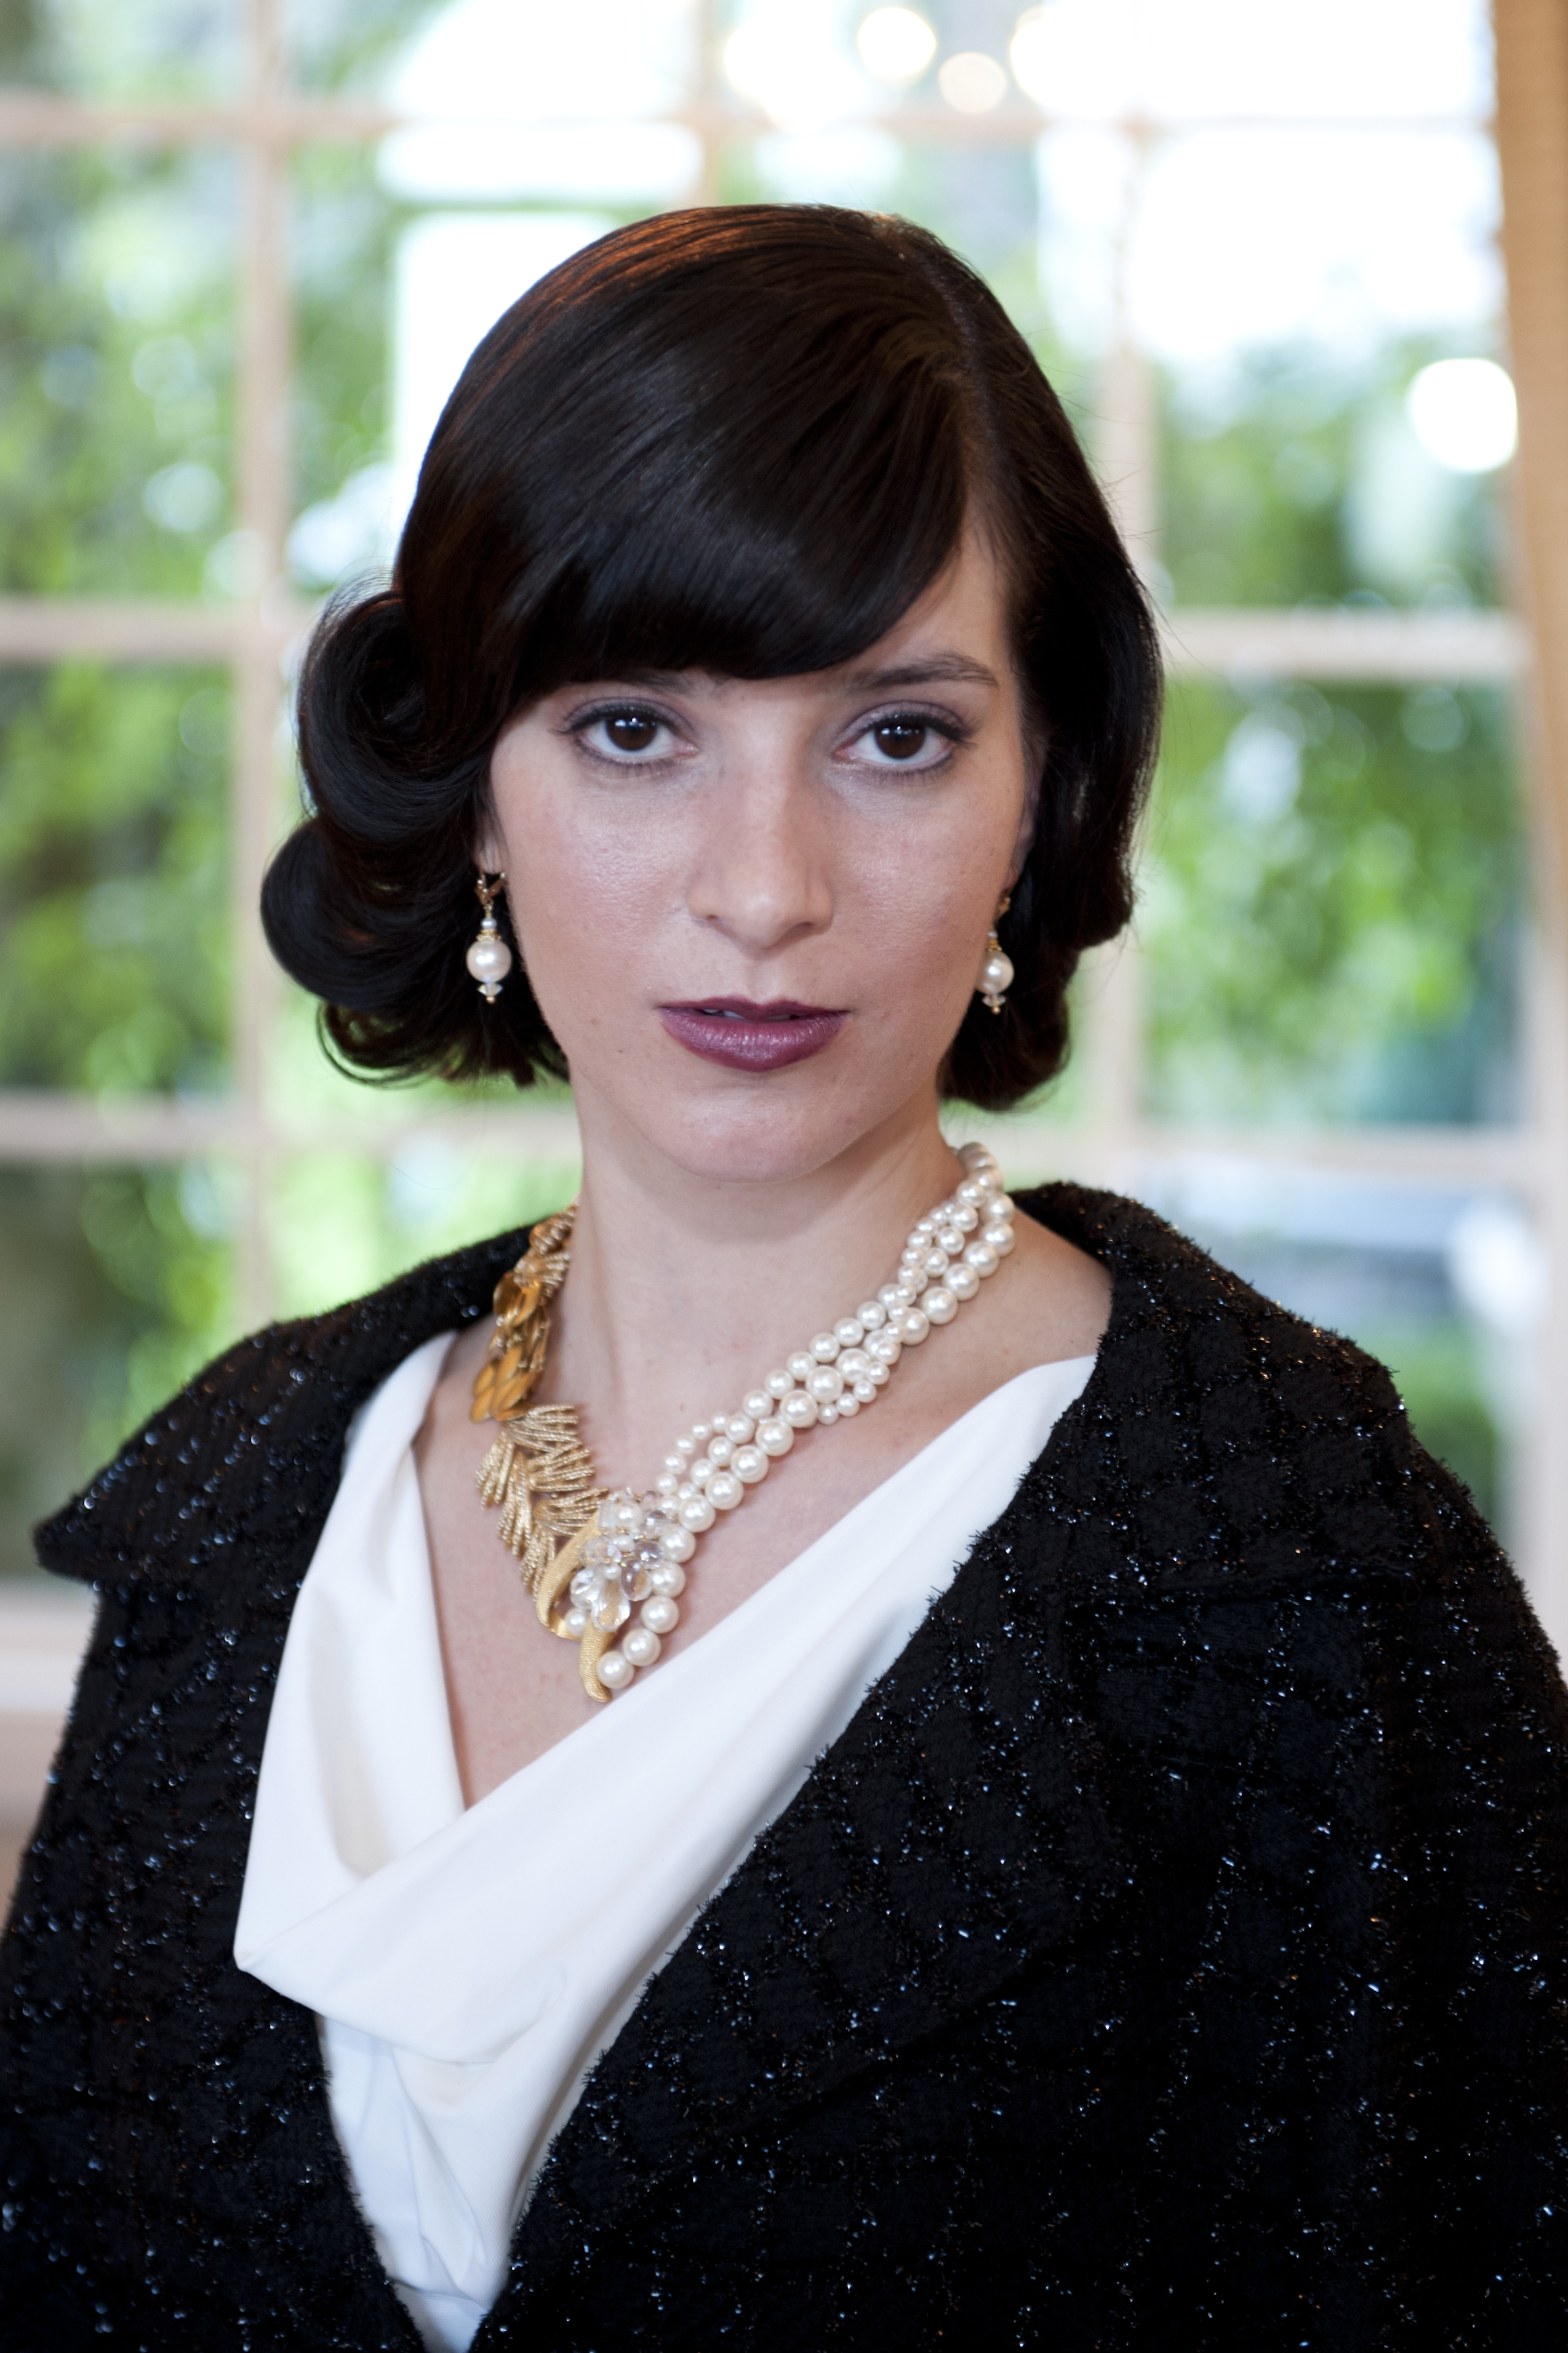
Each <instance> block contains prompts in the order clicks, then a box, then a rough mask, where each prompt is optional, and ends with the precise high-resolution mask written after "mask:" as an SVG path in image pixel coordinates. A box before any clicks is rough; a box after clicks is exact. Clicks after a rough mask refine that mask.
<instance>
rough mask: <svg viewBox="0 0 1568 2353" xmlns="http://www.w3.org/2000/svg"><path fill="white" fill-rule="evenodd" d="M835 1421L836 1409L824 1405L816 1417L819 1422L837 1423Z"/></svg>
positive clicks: (836, 1417)
mask: <svg viewBox="0 0 1568 2353" xmlns="http://www.w3.org/2000/svg"><path fill="white" fill-rule="evenodd" d="M817 1419H818V1420H819V1421H837V1419H838V1408H837V1406H836V1405H825V1406H824V1407H823V1409H822V1411H821V1413H820V1414H819V1415H818V1416H817Z"/></svg>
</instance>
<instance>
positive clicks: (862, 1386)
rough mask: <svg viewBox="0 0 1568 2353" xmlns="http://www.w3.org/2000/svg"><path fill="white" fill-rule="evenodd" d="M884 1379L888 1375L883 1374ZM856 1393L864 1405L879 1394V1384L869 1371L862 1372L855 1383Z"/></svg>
mask: <svg viewBox="0 0 1568 2353" xmlns="http://www.w3.org/2000/svg"><path fill="white" fill-rule="evenodd" d="M883 1377H884V1379H885V1378H886V1375H884V1376H883ZM855 1394H856V1396H857V1397H858V1398H859V1400H860V1403H861V1404H862V1405H869V1404H870V1403H871V1402H872V1400H873V1399H874V1398H875V1397H876V1394H877V1384H876V1382H875V1381H874V1380H873V1379H872V1378H871V1377H870V1375H869V1374H868V1373H862V1374H861V1376H860V1378H859V1379H858V1381H857V1382H856V1384H855Z"/></svg>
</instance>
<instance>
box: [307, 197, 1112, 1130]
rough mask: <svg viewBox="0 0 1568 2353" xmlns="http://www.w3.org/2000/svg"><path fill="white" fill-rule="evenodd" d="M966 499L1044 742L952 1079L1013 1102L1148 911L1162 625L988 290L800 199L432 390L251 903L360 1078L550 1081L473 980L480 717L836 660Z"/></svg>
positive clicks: (731, 216) (332, 623) (918, 250)
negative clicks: (1098, 966)
mask: <svg viewBox="0 0 1568 2353" xmlns="http://www.w3.org/2000/svg"><path fill="white" fill-rule="evenodd" d="M976 506H977V507H979V508H980V509H981V510H982V511H983V512H984V517H985V520H986V522H987V524H988V527H989V530H990V533H991V535H992V537H993V538H994V541H995V542H996V543H997V545H998V548H999V552H1000V554H1001V555H1002V557H1003V560H1004V563H1005V569H1006V573H1007V575H1008V581H1009V586H1010V588H1011V590H1012V592H1013V596H1014V607H1015V610H1014V621H1015V641H1016V656H1017V659H1018V663H1019V668H1020V673H1021V679H1022V682H1023V685H1024V688H1025V692H1026V701H1027V703H1028V706H1029V709H1030V712H1031V715H1032V717H1033V719H1034V720H1035V721H1036V722H1037V724H1038V726H1039V730H1040V733H1041V738H1042V742H1043V744H1044V747H1045V748H1044V751H1043V753H1042V773H1041V778H1040V789H1039V799H1038V813H1037V829H1036V849H1035V850H1032V851H1031V854H1030V859H1029V861H1028V863H1027V865H1026V871H1025V874H1024V876H1023V877H1022V878H1021V881H1020V885H1019V888H1018V890H1017V891H1016V893H1015V902H1014V909H1013V912H1012V913H1011V914H1010V916H1009V918H1008V920H1007V927H1006V929H1005V933H1004V937H1005V942H1006V944H1007V947H1008V952H1009V954H1010V955H1012V957H1013V960H1014V963H1015V965H1016V967H1017V969H1018V975H1019V978H1018V982H1017V985H1016V987H1015V989H1014V991H1013V993H1012V997H1011V999H1010V1002H1009V1007H1008V1010H1007V1013H1006V1014H1005V1015H1004V1016H1003V1018H1002V1019H1001V1020H1000V1021H989V1022H988V1029H989V1032H990V1034H987V1031H986V1030H985V1029H982V1028H981V1026H980V1024H979V1023H978V1022H975V1021H973V1020H966V1022H965V1023H964V1025H963V1029H961V1030H960V1032H959V1036H958V1038H957V1039H955V1040H954V1041H953V1044H952V1051H951V1053H950V1056H949V1063H948V1069H947V1072H946V1082H947V1084H948V1087H949V1090H950V1092H957V1093H962V1094H964V1095H966V1096H967V1097H969V1098H970V1099H971V1100H973V1101H975V1102H977V1103H990V1104H1001V1103H1007V1102H1012V1101H1015V1100H1016V1098H1017V1097H1018V1095H1019V1094H1020V1093H1022V1092H1025V1091H1026V1089H1027V1088H1029V1087H1030V1086H1033V1085H1035V1084H1037V1083H1038V1082H1040V1081H1041V1080H1042V1079H1044V1078H1047V1077H1048V1076H1050V1075H1051V1074H1052V1073H1053V1072H1054V1071H1055V1070H1056V1069H1057V1068H1058V1066H1059V1064H1060V1062H1061V1060H1062V1059H1063V1057H1064V1055H1065V1050H1066V1042H1067V1029H1066V1011H1065V990H1066V987H1067V982H1068V978H1069V977H1070V976H1071V972H1072V970H1073V968H1074V965H1076V963H1077V959H1078V956H1079V953H1080V952H1081V950H1082V948H1083V947H1084V946H1086V945H1088V944H1090V943H1091V942H1092V941H1093V940H1095V939H1102V938H1106V937H1109V936H1110V934H1112V933H1113V932H1114V931H1115V930H1116V929H1118V928H1119V927H1120V925H1121V923H1122V922H1124V921H1125V919H1126V915H1127V913H1128V910H1129V906H1130V895H1129V889H1128V882H1127V873H1126V853H1127V842H1128V835H1129V830H1130V828H1131V822H1132V819H1133V817H1134V815H1135V813H1136V808H1137V806H1138V802H1139V798H1140V796H1141V794H1142V788H1143V784H1144V780H1145V777H1146V774H1147V769H1148V765H1149V761H1150V757H1151V754H1152V743H1153V730H1154V725H1155V719H1156V713H1157V708H1158V668H1157V657H1156V654H1155V649H1154V645H1153V638H1152V628H1151V625H1150V622H1149V617H1148V614H1147V611H1146V608H1145V607H1144V604H1143V599H1142V593H1141V591H1140V589H1139V587H1138V584H1137V581H1136V579H1135V577H1134V575H1133V574H1132V572H1131V567H1130V566H1129V565H1128V563H1127V560H1126V557H1125V555H1124V554H1123V552H1122V550H1121V545H1120V543H1119V542H1118V540H1117V537H1116V533H1115V531H1114V528H1113V527H1112V525H1111V522H1110V518H1109V515H1108V514H1107V512H1106V510H1105V507H1104V504H1103V501H1101V499H1100V494H1099V492H1098V491H1097V490H1096V489H1095V487H1094V484H1093V481H1092V479H1091V478H1090V476H1089V471H1088V469H1087V468H1086V466H1085V464H1084V461H1083V459H1082V456H1081V453H1080V452H1079V448H1078V446H1077V443H1076V441H1075V440H1074V438H1073V435H1072V432H1071V429H1070V427H1068V423H1067V421H1066V418H1065V417H1063V415H1062V412H1061V409H1060V406H1059V405H1058V402H1057V400H1056V397H1055V395H1054V394H1053V393H1052V392H1051V390H1050V388H1049V386H1048V385H1047V383H1046V380H1045V378H1044V376H1043V375H1041V374H1040V372H1039V369H1038V368H1037V365H1036V364H1035V362H1034V360H1033V358H1032V357H1031V355H1030V353H1028V350H1027V348H1026V345H1025V344H1024V343H1023V342H1022V339H1021V338H1020V337H1019V336H1018V334H1017V332H1016V329H1015V328H1014V327H1013V326H1012V325H1011V323H1010V322H1009V321H1008V320H1007V318H1006V316H1005V312H1004V311H1002V310H1001V308H1000V306H999V304H997V302H996V301H995V299H994V296H992V295H991V293H990V292H989V290H987V289H986V288H985V287H984V284H983V283H982V282H981V281H980V280H978V279H977V278H975V277H974V276H973V273H972V272H971V271H969V270H968V269H965V268H964V266H963V264H962V263H961V262H959V261H958V260H957V259H955V258H954V257H953V256H952V254H950V253H949V252H948V251H947V249H946V248H944V247H943V246H942V245H941V244H940V242H939V241H938V240H937V239H936V238H934V237H930V236H929V235H928V234H926V233H925V232H923V231H921V230H919V229H916V228H913V227H910V225H909V224H908V223H905V222H902V221H896V220H884V219H874V218H871V217H868V216H865V215H863V214H857V213H847V212H841V211H837V210H835V209H833V208H831V207H826V206H738V207H733V208H729V209H723V208H715V209H711V210H704V211H700V212H690V213H684V214H672V215H671V214H667V215H663V216H659V217H658V218H655V219H652V220H649V221H645V222H641V223H639V224H637V226H636V227H631V228H627V229H622V230H617V231H616V232H614V233H613V234H612V235H610V236H609V237H604V238H601V239H600V240H599V241H598V242H597V243H596V244H595V245H592V246H590V247H588V248H585V249H584V251H583V252H581V253H579V254H577V255H575V256H574V257H573V258H572V259H570V260H568V261H567V262H565V263H563V265H562V267H561V268H560V269H556V270H555V271H553V272H552V274H551V275H550V276H549V277H548V278H546V279H544V280H542V281H541V283H540V284H539V285H537V286H535V287H534V288H532V289H531V290H530V292H529V293H527V294H526V295H525V296H524V297H523V298H522V300H521V301H519V302H517V303H516V304H514V305H513V307H512V308H511V310H510V311H508V312H507V313H506V314H505V316H504V317H503V318H502V319H501V320H500V322H499V323H498V324H497V325H496V326H495V327H494V328H493V329H492V330H491V332H490V333H489V335H488V336H487V337H486V338H485V340H484V342H483V343H481V344H480V345H479V349H478V350H477V351H476V352H475V353H474V355H473V357H472V359H471V360H470V361H469V363H468V367H467V368H466V369H465V371H464V374H463V375H462V378H461V380H460V381H459V383H458V386H457V389H456V390H455V391H454V393H453V395H452V397H451V399H450V401H449V402H448V404H447V408H446V411H445V413H444V414H443V416H442V418H441V421H440V424H439V426H438V427H437V431H436V434H435V436H434V438H433V439H432V442H431V445H430V448H429V451H428V453H427V455H426V460H425V465H424V468H423V470H422V472H421V474H420V478H419V485H418V490H417V493H416V498H415V501H414V505H413V509H412V511H411V512H410V515H409V518H408V522H407V524H406V526H405V532H404V535H403V542H402V545H401V548H400V550H399V554H398V561H397V566H396V571H395V577H394V581H393V585H392V586H391V587H390V589H388V590H385V591H384V592H381V593H379V594H374V595H371V596H364V597H360V598H351V599H346V600H342V601H340V602H339V603H338V604H337V605H336V606H335V607H333V608H332V609H331V610H330V611H329V613H328V614H327V616H326V617H325V618H324V620H323V622H322V623H321V628H320V629H319V630H318V632H317V635H316V638H315V639H314V641H313V643H312V646H311V649H310V655H309V658H308V660H307V663H306V667H305V672H304V676H303V679H302V681H301V689H300V746H301V756H302V760H303V765H304V769H305V775H306V779H307V783H308V786H309V789H310V797H311V800H312V803H313V807H314V814H313V815H312V816H311V817H310V818H309V819H308V821H307V822H306V823H305V824H304V825H303V826H301V827H300V828H299V829H298V831H297V832H296V833H295V834H294V835H293V836H292V837H291V838H290V839H289V842H288V843H286V844H285V846H284V848H283V849H282V850H281V851H280V852H279V857H278V859H277V860H275V861H274V864H273V868H272V870H271V872H270V873H269V875H268V882H267V888H266V892H265V897H264V909H263V912H264V918H265V921H266V923H267V927H268V938H269V939H270V940H271V943H272V944H273V947H274V950H275V952H276V953H277V954H278V955H279V959H280V961H281V962H282V963H283V964H284V965H286V967H287V968H288V969H289V971H291V972H292V973H293V974H294V975H295V976H296V977H298V978H299V979H300V980H301V981H302V982H303V983H304V985H305V986H306V987H309V988H310V989H312V990H314V991H315V992H316V994H318V995H319V996H320V997H322V998H323V1000H324V1003H325V1012H324V1017H323V1018H324V1024H325V1029H326V1031H327V1035H328V1037H329V1039H330V1040H331V1044H332V1045H333V1047H334V1048H335V1049H336V1050H337V1052H338V1053H339V1055H340V1056H341V1057H342V1059H343V1060H345V1061H346V1062H347V1063H349V1064H350V1065H351V1066H355V1067H357V1068H359V1069H360V1070H362V1071H364V1072H365V1073H366V1074H368V1075H382V1076H389V1075H390V1076H395V1075H402V1074H412V1073H415V1072H418V1071H437V1072H439V1073H441V1074H442V1075H445V1076H447V1077H454V1078H456V1077H461V1076H466V1075H469V1074H474V1073H478V1072H479V1071H494V1070H504V1071H510V1072H511V1074H512V1075H513V1076H514V1077H515V1078H516V1079H517V1080H518V1082H519V1083H520V1084H526V1083H527V1082H528V1081H529V1079H530V1078H531V1076H532V1074H533V1072H534V1071H535V1070H536V1069H542V1070H546V1071H563V1068H564V1066H563V1061H562V1058H561V1055H560V1051H559V1049H558V1048H557V1047H556V1045H555V1042H554V1040H553V1039H552V1038H551V1036H550V1033H549V1031H548V1029H547V1028H546V1027H545V1025H544V1022H543V1019H542V1015H541V1013H540V1011H539V1008H538V1006H537V1003H536V1002H535V1001H534V999H533V997H532V996H531V991H530V990H529V988H528V986H527V982H526V977H525V976H524V975H523V974H522V973H521V969H520V970H519V972H518V974H517V976H515V978H514V979H513V980H511V981H510V982H509V983H508V987H507V988H506V990H505V992H504V993H503V996H502V997H501V998H500V1001H499V1002H498V1003H497V1004H496V1005H495V1006H494V1007H488V1006H484V1005H482V1004H481V1003H480V1001H479V998H478V997H477V993H476V992H475V991H474V989H473V987H472V984H471V982H469V981H468V976H467V974H466V972H465V970H464V966H463V950H464V947H465V945H466V942H467V938H468V934H469V932H471V929H472V914H473V897H472V876H473V844H474V841H475V839H476V836H477V834H478V832H479V826H480V823H481V821H482V817H483V813H484V808H485V803H486V794H487V790H488V777H489V758H490V754H491V751H492V749H493V746H494V744H495V740H496V737H497V735H498V734H499V733H500V729H501V728H502V727H503V726H504V725H505V723H507V721H508V720H509V719H510V717H511V716H512V715H513V714H514V713H515V712H517V711H519V710H520V709H521V708H524V707H526V705H527V704H529V703H530V702H533V701H535V700H537V699H538V698H539V697H540V696H542V695H544V694H548V693H550V692H552V691H554V690H555V689H556V688H558V687H560V686H563V685H566V684H570V683H578V682H586V681H590V680H593V679H595V678H605V677H621V678H636V677H638V676H642V675H647V674H649V673H653V672H658V671H680V670H705V671H708V672H710V673H712V674H715V675H719V676H725V677H731V678H770V677H783V676H788V675H793V674H796V673H801V672H809V671H813V670H825V669H828V668H830V667H832V666H834V665H835V664H837V663H839V662H842V661H845V660H847V659H851V658H853V657H854V656H856V655H858V654H860V653H863V652H864V651H866V650H867V649H868V648H869V647H870V646H872V645H874V644H875V643H876V642H877V641H878V639H879V638H881V637H883V636H884V635H885V634H886V633H887V631H888V630H889V628H892V627H893V625H894V624H895V623H896V622H897V621H898V620H899V619H900V617H901V616H902V615H903V614H904V613H906V612H907V611H908V610H909V608H910V606H911V605H912V604H913V603H914V602H915V600H916V598H917V597H918V596H920V595H921V592H922V591H923V590H924V589H925V588H926V587H927V586H929V585H930V584H931V581H932V580H934V579H935V578H936V576H937V575H938V574H939V573H940V572H941V570H942V566H943V565H944V564H945V563H946V562H947V560H948V559H949V557H950V556H951V555H952V554H953V553H954V551H955V549H956V547H957V544H958V542H959V538H960V535H961V533H962V531H963V524H964V520H965V516H966V513H967V512H970V510H971V509H972V507H976ZM1037 852H1038V853H1039V855H1037Z"/></svg>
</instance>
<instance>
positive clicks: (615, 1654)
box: [594, 1651, 637, 1692]
mask: <svg viewBox="0 0 1568 2353" xmlns="http://www.w3.org/2000/svg"><path fill="white" fill-rule="evenodd" d="M594 1672H595V1674H596V1675H597V1676H598V1678H599V1681H600V1682H601V1683H603V1684H604V1686H605V1690H606V1691H613V1692H618V1691H625V1689H626V1685H627V1684H628V1683H630V1682H631V1679H632V1677H633V1676H634V1675H635V1674H636V1672H637V1669H636V1667H635V1666H634V1665H633V1663H632V1662H631V1660H630V1659H628V1658H626V1657H624V1656H623V1655H622V1653H621V1652H620V1651H605V1655H604V1657H603V1658H602V1659H601V1660H600V1661H599V1662H598V1664H597V1665H596V1666H595V1669H594Z"/></svg>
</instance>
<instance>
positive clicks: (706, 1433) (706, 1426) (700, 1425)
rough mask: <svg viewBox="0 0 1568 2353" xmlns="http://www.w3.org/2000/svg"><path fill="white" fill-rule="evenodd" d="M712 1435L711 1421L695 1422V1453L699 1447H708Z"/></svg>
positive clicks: (693, 1435) (692, 1434)
mask: <svg viewBox="0 0 1568 2353" xmlns="http://www.w3.org/2000/svg"><path fill="white" fill-rule="evenodd" d="M712 1435H713V1425H712V1423H711V1422H710V1421H694V1422H693V1423H692V1425H691V1437H692V1441H693V1451H695V1449H696V1448H697V1447H699V1446H706V1445H707V1443H708V1440H710V1438H711V1437H712Z"/></svg>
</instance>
